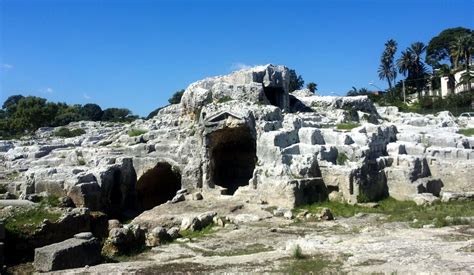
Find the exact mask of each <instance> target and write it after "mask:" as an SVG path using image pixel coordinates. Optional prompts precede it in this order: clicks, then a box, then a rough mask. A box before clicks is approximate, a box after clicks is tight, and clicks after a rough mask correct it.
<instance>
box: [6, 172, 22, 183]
mask: <svg viewBox="0 0 474 275" xmlns="http://www.w3.org/2000/svg"><path fill="white" fill-rule="evenodd" d="M19 175H20V173H18V172H17V171H13V172H11V173H8V174H6V176H5V179H6V180H8V181H13V180H15V179H16V178H18V176H19Z"/></svg>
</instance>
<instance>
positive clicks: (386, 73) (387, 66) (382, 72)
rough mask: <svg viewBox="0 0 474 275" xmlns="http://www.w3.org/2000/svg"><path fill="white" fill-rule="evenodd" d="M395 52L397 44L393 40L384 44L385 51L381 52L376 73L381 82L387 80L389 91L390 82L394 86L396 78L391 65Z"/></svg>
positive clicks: (395, 72) (390, 87) (393, 67)
mask: <svg viewBox="0 0 474 275" xmlns="http://www.w3.org/2000/svg"><path fill="white" fill-rule="evenodd" d="M396 52H397V42H396V41H395V40H393V39H390V40H388V41H387V42H386V43H385V50H384V51H383V53H382V57H381V58H380V66H379V69H378V71H377V72H378V74H379V78H380V79H381V80H384V79H386V80H387V82H388V87H389V89H390V90H392V81H393V83H394V84H395V78H396V77H397V71H396V69H395V65H394V63H393V59H394V55H395V53H396Z"/></svg>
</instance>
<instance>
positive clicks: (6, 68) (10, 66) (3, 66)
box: [2, 63, 13, 71]
mask: <svg viewBox="0 0 474 275" xmlns="http://www.w3.org/2000/svg"><path fill="white" fill-rule="evenodd" d="M2 69H4V70H7V71H8V70H11V69H13V65H12V64H7V63H3V64H2Z"/></svg>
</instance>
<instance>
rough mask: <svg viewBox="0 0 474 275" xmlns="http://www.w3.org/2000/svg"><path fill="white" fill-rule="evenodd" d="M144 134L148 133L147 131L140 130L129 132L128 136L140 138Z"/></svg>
mask: <svg viewBox="0 0 474 275" xmlns="http://www.w3.org/2000/svg"><path fill="white" fill-rule="evenodd" d="M144 133H146V131H145V130H139V129H132V130H130V131H128V132H127V135H128V136H129V137H138V136H140V135H143V134H144Z"/></svg>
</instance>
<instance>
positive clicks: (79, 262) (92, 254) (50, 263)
mask: <svg viewBox="0 0 474 275" xmlns="http://www.w3.org/2000/svg"><path fill="white" fill-rule="evenodd" d="M100 259H101V255H100V241H99V240H98V239H96V238H94V236H92V233H82V234H77V235H76V236H75V237H74V238H71V239H67V240H65V241H62V242H60V243H55V244H51V245H48V246H44V247H41V248H37V249H35V258H34V262H33V266H34V267H35V269H36V271H39V272H49V271H54V270H62V269H70V268H77V267H83V266H86V265H94V264H97V263H99V262H100Z"/></svg>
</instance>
